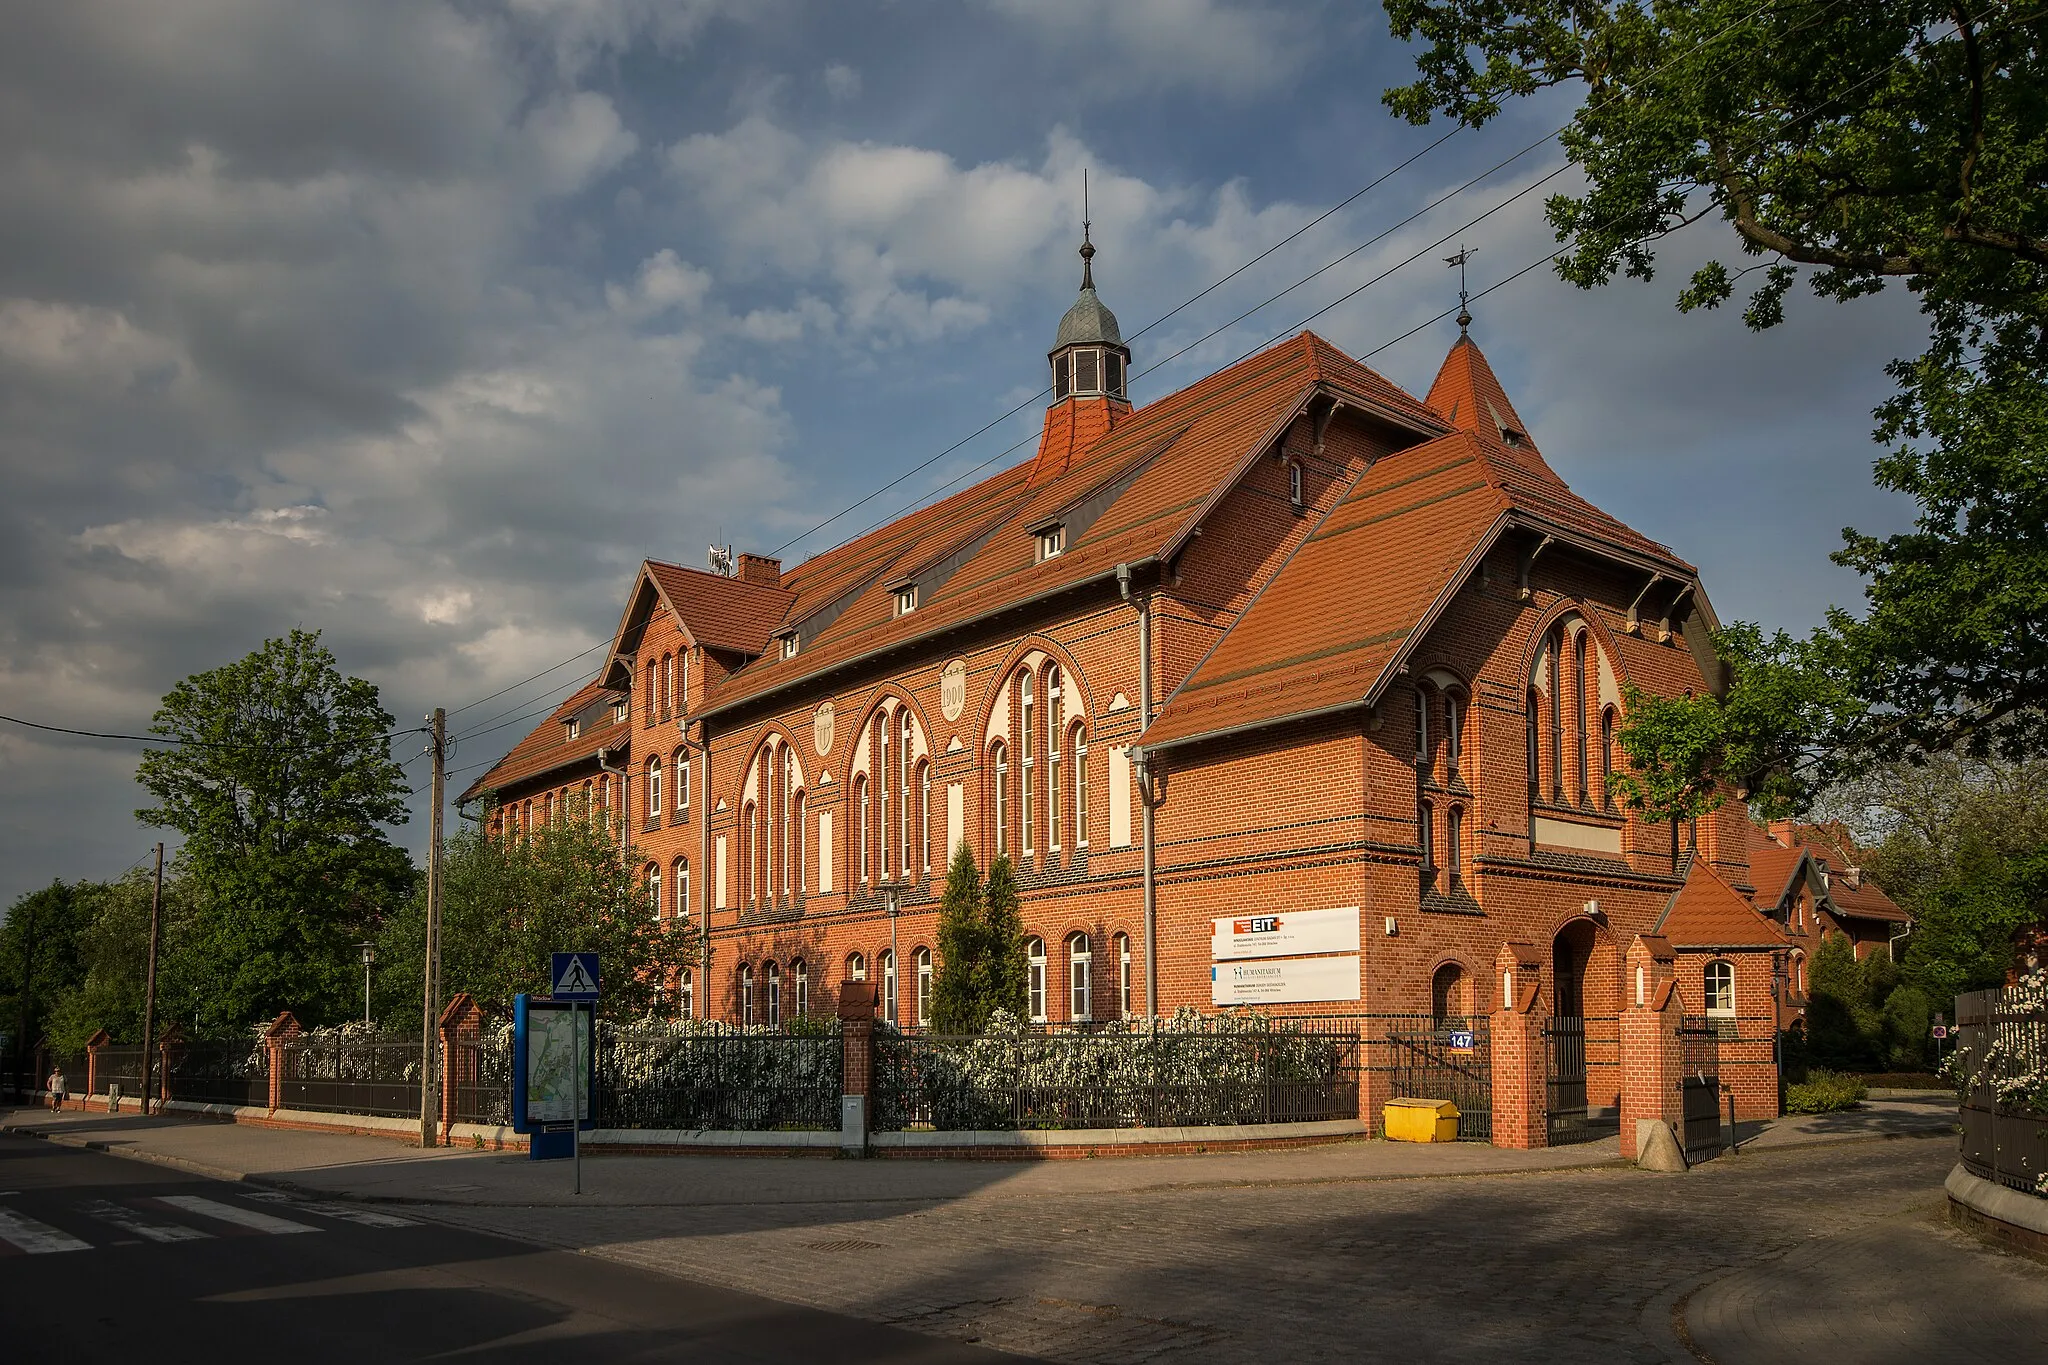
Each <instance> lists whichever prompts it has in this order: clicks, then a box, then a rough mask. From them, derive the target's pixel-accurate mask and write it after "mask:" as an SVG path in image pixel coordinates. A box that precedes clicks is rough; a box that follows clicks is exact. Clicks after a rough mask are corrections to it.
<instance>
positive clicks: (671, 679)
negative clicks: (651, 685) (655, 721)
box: [661, 654, 676, 720]
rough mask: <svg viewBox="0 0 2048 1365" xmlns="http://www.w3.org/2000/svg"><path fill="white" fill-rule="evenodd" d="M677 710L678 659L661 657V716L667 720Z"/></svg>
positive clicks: (667, 656) (672, 656)
mask: <svg viewBox="0 0 2048 1365" xmlns="http://www.w3.org/2000/svg"><path fill="white" fill-rule="evenodd" d="M675 709H676V659H675V655H673V654H664V655H662V656H661V715H662V719H664V720H666V719H668V717H669V716H670V715H672V714H673V713H674V712H675Z"/></svg>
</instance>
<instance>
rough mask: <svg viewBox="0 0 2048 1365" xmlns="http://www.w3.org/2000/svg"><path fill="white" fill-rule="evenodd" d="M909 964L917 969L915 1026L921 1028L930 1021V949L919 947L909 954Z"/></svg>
mask: <svg viewBox="0 0 2048 1365" xmlns="http://www.w3.org/2000/svg"><path fill="white" fill-rule="evenodd" d="M910 963H911V966H912V967H914V968H916V971H917V996H916V1001H917V1013H916V1015H915V1016H914V1018H915V1019H916V1021H917V1026H918V1027H919V1028H923V1027H924V1026H925V1025H927V1024H929V1023H931V1021H932V950H931V949H929V948H919V949H917V950H915V951H914V952H912V953H911V955H910Z"/></svg>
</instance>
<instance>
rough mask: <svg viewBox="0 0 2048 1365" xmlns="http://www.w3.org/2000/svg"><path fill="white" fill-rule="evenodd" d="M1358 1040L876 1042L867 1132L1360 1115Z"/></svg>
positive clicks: (1210, 1031)
mask: <svg viewBox="0 0 2048 1365" xmlns="http://www.w3.org/2000/svg"><path fill="white" fill-rule="evenodd" d="M1358 1077H1359V1037H1358V1034H1357V1033H1356V1032H1355V1031H1352V1032H1342V1031H1336V1030H1330V1031H1313V1030H1310V1029H1305V1028H1300V1027H1290V1026H1288V1025H1286V1024H1282V1023H1279V1022H1275V1023H1273V1024H1271V1025H1270V1026H1265V1025H1259V1024H1250V1023H1238V1022H1236V1021H1228V1022H1219V1021H1216V1020H1214V1019H1210V1020H1205V1021H1203V1022H1202V1023H1201V1024H1200V1025H1197V1026H1193V1027H1190V1026H1186V1025H1179V1026H1175V1025H1165V1024H1163V1025H1161V1026H1159V1027H1157V1028H1149V1027H1147V1026H1145V1025H1142V1024H1134V1025H1129V1026H1125V1025H1113V1026H1108V1027H1104V1028H1101V1029H1097V1030H1094V1031H1091V1032H1063V1033H1050V1034H1048V1033H1042V1032H1036V1031H1021V1030H1020V1031H1016V1032H996V1033H987V1034H981V1035H977V1036H972V1037H951V1036H945V1035H938V1034H917V1035H907V1034H896V1033H882V1034H878V1035H877V1036H876V1039H875V1083H874V1115H873V1127H874V1129H875V1130H876V1131H877V1132H901V1131H904V1130H906V1129H935V1130H947V1131H960V1130H974V1129H1054V1128H1060V1129H1067V1128H1166V1127H1182V1126H1192V1125H1211V1124H1247V1123H1304V1122H1316V1121H1320V1120H1328V1119H1350V1118H1356V1117H1357V1116H1358Z"/></svg>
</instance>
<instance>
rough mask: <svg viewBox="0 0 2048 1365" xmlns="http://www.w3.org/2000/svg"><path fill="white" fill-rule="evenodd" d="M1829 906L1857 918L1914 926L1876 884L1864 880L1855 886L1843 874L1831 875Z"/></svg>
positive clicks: (1832, 873) (1902, 909) (1902, 910)
mask: <svg viewBox="0 0 2048 1365" xmlns="http://www.w3.org/2000/svg"><path fill="white" fill-rule="evenodd" d="M1828 904H1830V905H1832V906H1833V907H1834V908H1835V909H1836V911H1838V912H1839V913H1841V914H1844V915H1853V916H1855V917H1856V918H1857V919H1880V920H1888V921H1891V922H1894V923H1898V924H1910V923H1911V922H1912V919H1913V917H1912V916H1911V915H1909V914H1907V913H1906V910H1905V908H1904V907H1903V906H1901V905H1900V904H1899V903H1898V902H1897V901H1895V900H1893V899H1892V898H1891V897H1890V896H1887V895H1886V894H1885V893H1884V888H1883V887H1880V886H1879V885H1878V884H1877V883H1876V882H1873V881H1869V880H1862V881H1861V882H1860V884H1859V885H1856V886H1851V885H1849V879H1848V878H1847V877H1845V876H1843V875H1842V874H1841V873H1840V872H1831V873H1830V874H1829V875H1828Z"/></svg>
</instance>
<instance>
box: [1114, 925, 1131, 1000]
mask: <svg viewBox="0 0 2048 1365" xmlns="http://www.w3.org/2000/svg"><path fill="white" fill-rule="evenodd" d="M1116 1002H1117V1006H1118V1009H1119V1012H1120V1013H1121V1014H1122V1015H1123V1017H1124V1018H1126V1019H1128V1018H1130V1017H1131V936H1130V935H1129V934H1118V935H1117V936H1116Z"/></svg>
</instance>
